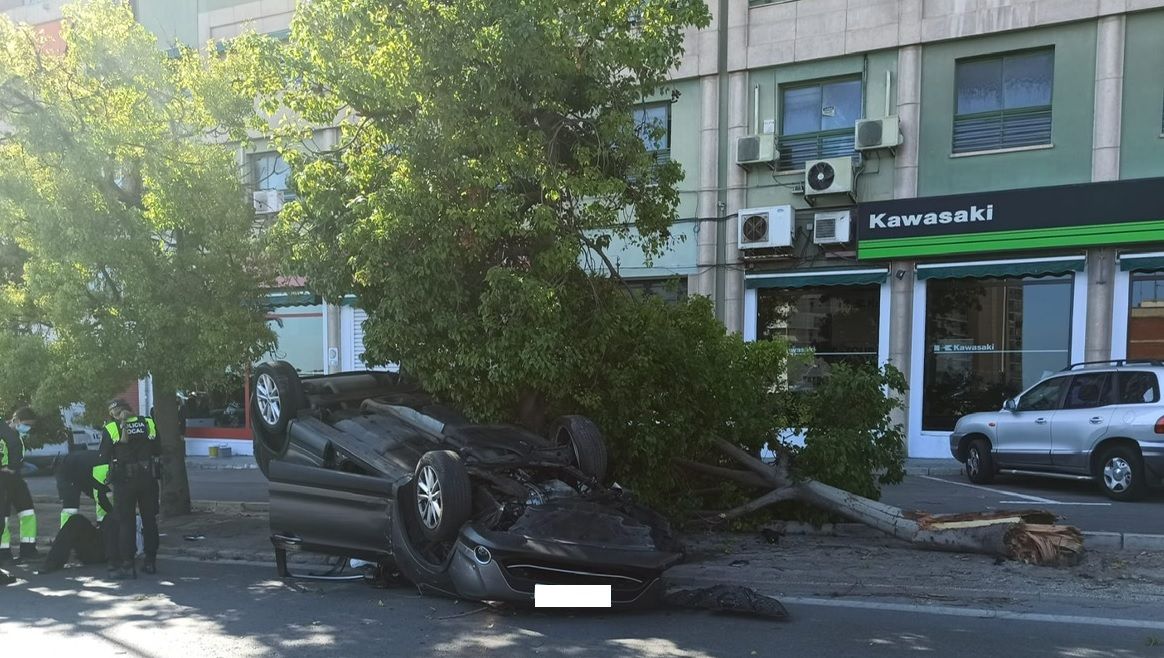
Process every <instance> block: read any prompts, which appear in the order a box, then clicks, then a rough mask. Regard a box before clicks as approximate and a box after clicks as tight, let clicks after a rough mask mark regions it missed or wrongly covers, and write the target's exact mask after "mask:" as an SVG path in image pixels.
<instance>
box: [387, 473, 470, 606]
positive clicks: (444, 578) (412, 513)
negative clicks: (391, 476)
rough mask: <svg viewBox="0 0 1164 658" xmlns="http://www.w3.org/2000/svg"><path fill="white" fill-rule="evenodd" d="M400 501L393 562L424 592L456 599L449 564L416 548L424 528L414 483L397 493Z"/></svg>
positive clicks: (396, 505)
mask: <svg viewBox="0 0 1164 658" xmlns="http://www.w3.org/2000/svg"><path fill="white" fill-rule="evenodd" d="M397 495H398V498H397V500H396V501H395V503H393V518H392V526H391V527H392V529H391V531H390V532H391V536H392V561H393V563H394V564H395V566H396V568H397V569H399V570H400V575H402V576H404V577H405V578H406V579H408V581H409V582H411V583H412V584H414V585H416V586H417V587H419V588H421V589H429V590H431V591H435V592H437V593H439V594H445V595H447V596H456V591H455V588H454V587H453V580H452V577H450V576H449V561H448V559H445V560H444V561H441V562H433V561H431V560H429V559H428V558H426V557H425V556H424V555H423V554H422V553H421V552H420V551H418V550H417V548H416V543H415V541H414V539H415V537H416V535H417V534H418V533H419V529H420V528H421V527H423V524H422V523H421V522H420V520H419V518H418V516H417V510H416V505H414V504H413V503H412V501H413V499H414V498H415V492H414V490H413V483H411V482H410V483H408V484H406V485H404V486H402V487H400V488H399V489H398V490H397ZM450 555H451V554H450Z"/></svg>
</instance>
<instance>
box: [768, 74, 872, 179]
mask: <svg viewBox="0 0 1164 658" xmlns="http://www.w3.org/2000/svg"><path fill="white" fill-rule="evenodd" d="M781 94H782V96H781V102H780V107H781V115H780V163H779V167H780V168H781V169H803V168H804V163H805V162H807V161H808V160H816V159H818V158H833V157H841V156H845V155H852V154H853V126H855V125H856V123H857V119H859V118H861V81H860V80H857V79H854V80H837V81H833V82H821V83H817V84H812V85H801V86H795V87H788V88H784V89H782V91H781Z"/></svg>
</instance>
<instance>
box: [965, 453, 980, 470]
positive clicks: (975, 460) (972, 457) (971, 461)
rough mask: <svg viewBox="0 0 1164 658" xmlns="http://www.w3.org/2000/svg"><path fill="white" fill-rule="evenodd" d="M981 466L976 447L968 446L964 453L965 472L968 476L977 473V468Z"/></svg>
mask: <svg viewBox="0 0 1164 658" xmlns="http://www.w3.org/2000/svg"><path fill="white" fill-rule="evenodd" d="M981 467H982V458H981V456H979V454H978V448H970V451H969V453H967V455H966V474H967V475H970V476H975V475H978V469H979V468H981Z"/></svg>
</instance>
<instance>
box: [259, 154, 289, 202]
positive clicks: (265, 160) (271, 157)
mask: <svg viewBox="0 0 1164 658" xmlns="http://www.w3.org/2000/svg"><path fill="white" fill-rule="evenodd" d="M250 165H251V181H252V183H253V184H254V189H256V190H279V191H280V192H282V193H283V198H284V199H285V200H288V201H289V200H291V199H293V198H295V192H294V191H293V190H292V189H291V167H290V166H289V165H288V164H287V162H286V161H284V160H283V156H281V155H279V154H278V153H275V152H274V151H271V152H268V153H256V154H254V155H252V156H250Z"/></svg>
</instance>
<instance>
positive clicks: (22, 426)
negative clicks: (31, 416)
mask: <svg viewBox="0 0 1164 658" xmlns="http://www.w3.org/2000/svg"><path fill="white" fill-rule="evenodd" d="M31 429H32V425H29V424H28V423H20V424H19V425H17V426H16V431H17V432H20V433H21V434H28V431H29V430H31Z"/></svg>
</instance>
